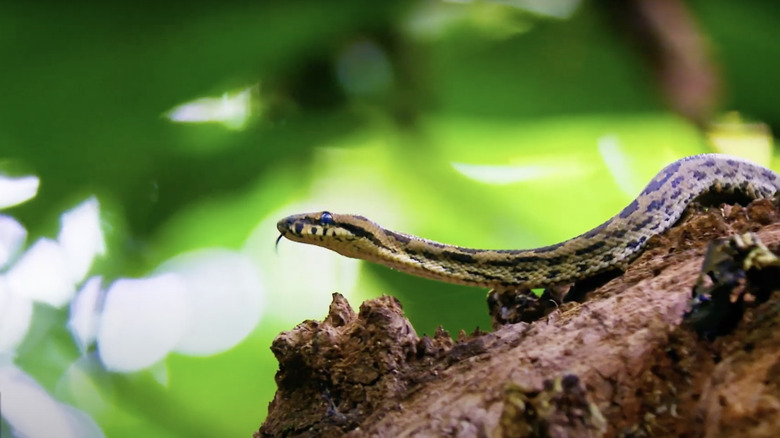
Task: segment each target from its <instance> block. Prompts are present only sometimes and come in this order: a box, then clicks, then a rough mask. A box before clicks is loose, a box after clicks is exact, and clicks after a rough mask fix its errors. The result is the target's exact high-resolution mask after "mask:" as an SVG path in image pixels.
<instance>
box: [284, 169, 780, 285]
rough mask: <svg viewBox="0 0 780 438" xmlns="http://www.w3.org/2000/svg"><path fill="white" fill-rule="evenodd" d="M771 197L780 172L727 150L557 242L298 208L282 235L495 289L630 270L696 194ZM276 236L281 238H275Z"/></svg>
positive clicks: (675, 172)
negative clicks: (486, 236)
mask: <svg viewBox="0 0 780 438" xmlns="http://www.w3.org/2000/svg"><path fill="white" fill-rule="evenodd" d="M711 192H712V193H740V194H742V195H746V196H749V197H750V198H755V199H757V198H770V197H775V196H778V193H780V176H778V174H776V173H775V172H773V171H771V170H769V169H767V168H764V167H761V166H759V165H756V164H754V163H751V162H749V161H746V160H743V159H740V158H736V157H730V156H726V155H717V154H704V155H695V156H691V157H687V158H683V159H681V160H678V161H675V162H674V163H672V164H670V165H668V166H666V167H665V168H664V169H663V170H661V171H660V172H659V173H658V174H657V175H656V176H655V177H654V178H653V179H652V180H651V181H650V183H649V184H648V185H647V187H645V189H644V190H643V191H642V193H640V194H639V196H637V198H636V199H635V200H633V201H632V202H631V203H630V204H629V205H628V206H627V207H626V208H624V209H623V210H622V211H621V212H620V213H618V214H617V215H615V216H614V217H612V218H611V219H609V220H608V221H606V222H604V223H603V224H601V225H599V226H598V227H596V228H594V229H592V230H590V231H588V232H586V233H584V234H581V235H579V236H577V237H574V238H572V239H569V240H566V241H564V242H561V243H557V244H555V245H550V246H545V247H541V248H534V249H522V250H484V249H472V248H463V247H460V246H454V245H446V244H443V243H439V242H434V241H431V240H426V239H423V238H420V237H417V236H412V235H409V234H403V233H398V232H394V231H390V230H387V229H385V228H382V227H381V226H379V225H378V224H376V223H374V222H372V221H370V220H368V219H366V218H364V217H362V216H356V215H348V214H335V213H329V212H319V213H307V214H298V215H293V216H289V217H286V218H284V219H282V220H280V221H279V222H278V224H277V228H278V229H279V232H280V233H281V236H279V238H280V239H281V237H282V236H284V237H286V238H288V239H290V240H293V241H296V242H303V243H309V244H312V245H317V246H322V247H325V248H328V249H331V250H333V251H336V252H338V253H339V254H342V255H345V256H347V257H353V258H359V259H364V260H368V261H371V262H376V263H379V264H382V265H385V266H388V267H390V268H394V269H397V270H399V271H402V272H406V273H409V274H413V275H418V276H421V277H426V278H431V279H434V280H440V281H446V282H450V283H458V284H465V285H471V286H481V287H489V288H493V289H496V290H508V289H513V290H518V291H519V290H528V289H531V288H538V287H545V286H556V285H563V284H569V283H572V282H574V281H577V280H582V279H587V278H590V277H593V276H594V275H597V274H600V273H603V272H606V271H610V270H613V269H616V268H619V269H623V270H624V269H625V267H626V266H627V264H628V263H629V262H630V261H631V260H633V259H634V258H635V257H637V256H638V255H639V254H640V253H641V251H642V249H643V248H644V246H645V244H646V243H647V240H648V239H649V238H650V237H652V236H653V235H656V234H659V233H661V232H663V231H665V230H666V229H668V228H670V227H671V226H672V225H674V224H675V222H677V220H678V219H679V218H680V217H681V216H682V214H683V211H684V210H685V208H686V207H687V206H688V204H690V203H691V201H693V200H694V199H696V198H698V197H699V196H701V195H704V194H707V193H711ZM277 242H278V240H277Z"/></svg>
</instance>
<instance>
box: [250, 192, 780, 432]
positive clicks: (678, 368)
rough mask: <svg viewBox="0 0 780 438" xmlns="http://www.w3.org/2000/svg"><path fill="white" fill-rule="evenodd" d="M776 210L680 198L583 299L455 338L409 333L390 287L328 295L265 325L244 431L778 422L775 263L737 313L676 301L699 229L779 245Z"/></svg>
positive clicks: (769, 426) (698, 426)
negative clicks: (761, 292) (298, 315)
mask: <svg viewBox="0 0 780 438" xmlns="http://www.w3.org/2000/svg"><path fill="white" fill-rule="evenodd" d="M779 221H780V213H778V210H777V208H776V206H774V205H773V204H772V202H770V201H767V200H763V201H755V202H753V203H752V204H750V205H749V206H748V207H741V206H730V205H725V206H723V207H721V208H720V209H711V210H709V211H694V212H691V213H690V214H689V215H688V217H687V218H686V219H684V220H683V221H682V222H681V223H680V224H678V225H677V226H675V227H674V228H672V229H671V230H669V231H668V232H666V233H664V234H662V235H660V236H656V237H655V238H653V239H651V242H650V244H649V245H648V248H647V249H646V250H645V252H644V253H643V254H642V256H641V257H640V258H639V259H637V260H636V261H635V262H634V263H632V264H631V265H630V266H629V268H628V270H627V271H626V272H625V273H624V274H623V275H622V276H619V277H617V278H615V279H613V280H611V281H609V282H608V283H606V284H605V285H603V286H601V287H599V288H598V289H596V290H594V291H592V292H590V293H588V294H587V295H586V296H585V299H584V302H582V303H566V304H563V305H561V306H560V307H559V308H558V309H557V310H555V311H553V312H552V313H550V314H549V315H547V316H546V317H544V318H542V319H540V320H538V321H535V322H533V323H530V324H529V323H518V324H513V325H507V326H503V327H500V328H499V329H497V330H495V331H494V332H492V333H484V332H480V333H473V334H471V335H468V336H466V335H465V334H464V333H461V335H460V336H458V340H457V341H453V340H452V339H451V337H450V336H449V335H448V334H447V333H446V332H444V331H443V330H440V331H438V332H437V333H436V334H435V336H434V337H433V338H428V337H423V338H419V337H418V336H417V335H416V333H415V331H414V329H413V327H412V326H411V324H410V323H409V321H408V320H406V318H404V316H403V312H402V310H401V305H400V304H399V303H398V301H397V300H396V299H394V298H392V297H389V296H383V297H381V298H377V299H374V300H369V301H366V302H364V303H363V304H362V305H361V306H360V311H359V313H358V314H355V312H354V311H353V310H352V309H351V308H350V306H349V304H348V303H347V302H346V300H345V299H344V298H343V297H342V296H340V295H338V294H334V299H333V302H332V304H331V307H330V312H329V314H328V316H327V317H326V319H325V320H324V321H322V322H318V321H305V322H303V323H301V324H300V325H298V326H297V327H295V328H294V329H293V330H291V331H288V332H283V333H281V334H280V335H279V336H278V337H277V338H276V339H275V340H274V342H273V345H272V347H271V348H272V350H273V352H274V354H275V355H276V357H277V359H278V360H279V371H278V372H277V375H276V382H277V385H278V390H277V393H276V396H275V398H274V400H273V401H272V402H271V403H270V405H269V413H268V417H267V419H266V421H265V423H264V424H263V425H262V426H261V427H260V429H259V430H258V431H257V432H256V433H255V437H271V436H274V437H276V436H301V437H308V436H312V437H313V436H345V435H346V436H349V437H363V436H372V437H373V436H379V437H384V436H388V437H398V436H458V437H509V436H528V437H530V436H550V437H575V436H576V437H589V436H593V437H596V436H599V437H600V436H607V437H614V436H680V435H685V436H692V437H696V436H702V437H718V436H740V437H764V436H765V437H769V436H778V434H780V349H778V346H780V330H778V327H780V275H776V274H777V272H775V271H772V272H774V274H772V275H764V276H761V277H760V278H759V279H758V280H756V279H755V278H752V277H751V276H748V277H747V279H746V280H745V281H747V283H748V284H746V285H743V286H744V288H747V289H746V290H749V289H750V288H751V287H753V286H755V285H751V284H749V283H750V282H751V281H752V282H756V281H760V282H761V283H762V284H761V285H760V286H761V288H763V289H765V290H770V291H773V292H772V293H768V294H767V295H766V296H765V297H763V298H760V299H756V300H754V301H753V302H752V303H751V299H743V298H739V299H737V298H735V297H737V295H733V296H732V297H731V298H729V299H727V304H729V305H734V306H742V307H741V308H740V309H739V313H738V315H739V316H740V317H739V319H738V321H737V322H736V324H735V327H734V328H729V330H725V329H724V327H725V326H717V324H719V322H717V321H716V322H715V324H716V326H713V327H709V329H708V330H705V331H704V332H703V331H702V330H700V328H696V329H695V328H694V327H692V325H691V324H690V323H689V322H688V319H686V318H685V317H684V315H685V314H686V311H687V310H690V309H691V292H692V289H693V287H694V286H695V285H696V284H697V280H698V279H699V278H700V272H701V269H702V261H703V259H704V254H705V251H706V247H707V244H708V242H710V241H712V240H713V239H715V238H718V237H723V236H728V235H733V234H738V233H744V232H747V231H756V234H757V236H758V237H759V238H760V239H761V241H763V242H764V244H766V245H767V246H768V247H769V249H770V250H773V251H774V252H775V253H776V252H777V250H778V247H780V222H779ZM768 272H769V271H768ZM757 278H758V277H757ZM743 296H747V297H752V295H750V294H747V295H739V297H743ZM762 301H763V302H762ZM710 324H711V325H712V324H713V323H712V321H710ZM723 324H725V323H723ZM721 329H723V330H721ZM723 331H725V332H726V333H722V334H721V333H720V332H723ZM702 333H704V336H703V335H702ZM713 333H718V334H720V336H717V337H714V335H712V334H713ZM708 334H709V335H708Z"/></svg>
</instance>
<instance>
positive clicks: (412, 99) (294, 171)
mask: <svg viewBox="0 0 780 438" xmlns="http://www.w3.org/2000/svg"><path fill="white" fill-rule="evenodd" d="M606 5H608V3H602V2H586V3H584V4H581V5H580V6H579V7H578V8H577V9H576V10H575V12H574V13H573V15H571V17H566V18H551V17H545V16H541V15H535V14H532V13H529V12H527V11H525V10H523V9H518V8H513V7H510V6H503V5H499V4H495V3H488V2H477V3H462V4H458V3H438V2H416V1H404V2H358V1H346V0H345V1H329V2H320V1H296V2H258V1H252V2H250V1H246V2H219V3H209V2H195V3H191V2H189V3H172V2H168V3H160V2H124V3H116V2H75V3H74V2H7V3H5V4H2V5H0V54H2V61H1V62H2V67H0V78H2V81H0V97H2V100H1V101H0V102H2V103H1V104H0V151H2V152H1V153H0V159H1V160H2V161H0V165H1V166H2V170H3V171H4V172H8V173H11V174H27V173H32V174H35V175H37V176H39V177H40V179H41V188H40V191H39V194H38V196H37V197H36V198H35V199H34V200H33V201H31V202H28V203H26V204H23V205H21V206H19V207H16V208H13V209H11V210H8V211H7V213H8V214H11V215H13V216H14V217H16V218H17V219H19V220H20V221H21V222H22V223H24V224H25V225H26V226H27V227H28V229H29V230H30V232H31V235H33V236H38V235H51V234H52V233H53V232H55V230H56V227H57V220H58V215H59V214H60V213H61V212H62V211H63V209H64V208H66V207H69V206H72V205H73V204H74V203H75V202H77V201H78V200H80V199H83V198H84V196H85V195H87V194H91V193H95V194H97V196H98V198H99V200H100V202H101V205H102V213H103V216H104V220H105V228H106V233H107V238H108V247H109V252H108V255H107V256H106V257H105V258H104V259H102V260H101V261H100V262H99V263H98V264H97V265H96V266H95V267H94V268H93V272H99V273H101V274H102V275H104V276H105V277H106V278H108V279H111V278H116V277H120V276H125V277H133V276H143V275H146V274H148V273H149V272H150V271H152V270H153V269H154V268H155V267H156V266H158V265H159V264H160V263H161V262H163V261H165V260H167V259H169V258H171V257H173V256H174V255H176V254H179V253H182V252H184V251H189V250H193V249H198V248H204V247H213V246H219V247H228V248H233V249H236V250H239V249H242V250H246V251H248V252H249V253H251V254H254V255H255V256H256V258H257V261H258V264H260V265H261V267H262V269H263V272H266V273H269V275H268V277H267V279H268V282H267V283H266V290H265V291H263V292H262V293H266V294H267V295H268V297H267V300H266V301H267V308H265V309H264V313H263V317H262V319H261V321H260V323H259V325H258V326H257V328H256V330H255V331H254V332H253V333H252V334H251V336H250V337H248V338H247V339H246V340H245V341H244V342H242V343H240V344H239V345H238V346H236V347H235V348H233V349H231V350H229V351H227V352H225V353H222V354H219V355H216V356H212V357H206V358H194V357H187V356H182V355H171V356H170V357H168V359H167V360H166V363H165V365H166V366H167V369H168V372H169V376H170V378H169V383H168V385H167V386H165V385H161V384H159V383H158V382H157V381H156V380H154V379H153V378H152V376H151V374H150V373H146V372H142V373H137V374H133V375H119V374H107V373H99V372H96V373H95V375H93V376H91V377H90V378H88V379H86V380H85V382H84V384H89V385H94V386H95V387H96V388H97V391H98V392H99V393H100V394H101V395H102V396H103V397H104V400H105V401H106V403H107V405H105V406H104V407H103V408H101V409H99V410H93V409H90V407H89V406H88V405H89V403H86V402H85V401H84V400H80V399H78V397H74V396H72V395H69V394H70V393H62V392H61V391H60V390H58V389H57V381H58V379H59V376H60V375H61V374H62V373H63V372H64V370H65V369H66V368H67V367H68V365H69V364H70V363H72V362H73V361H74V360H75V359H77V358H78V352H77V350H76V348H75V346H74V345H73V341H72V340H71V339H70V337H69V336H68V334H67V332H65V331H64V328H62V326H63V325H64V321H65V319H66V317H67V315H66V314H65V311H63V312H57V311H52V310H50V309H36V314H35V316H36V318H37V319H38V320H45V321H47V323H46V326H47V327H49V328H48V329H46V330H47V331H45V333H46V336H43V337H38V338H37V339H36V340H35V341H34V342H33V341H30V342H28V343H27V344H26V345H25V348H24V349H23V350H22V351H20V352H19V356H18V357H17V359H16V363H17V364H19V365H20V366H21V367H22V368H24V369H25V370H26V371H27V372H29V373H30V374H32V375H33V376H34V377H35V378H36V379H37V380H38V381H39V382H40V383H41V384H43V385H44V386H45V387H46V388H47V389H48V390H50V391H51V392H52V393H53V394H54V395H55V396H57V397H59V398H61V399H62V400H63V401H65V402H67V403H71V404H73V405H75V406H76V407H80V408H82V409H85V410H87V411H88V413H90V414H91V415H92V416H93V418H95V419H96V420H97V421H98V423H99V424H100V425H101V427H102V428H103V430H104V431H105V432H106V434H107V436H111V437H114V436H118V437H121V436H144V437H171V436H250V434H251V433H252V431H253V430H255V429H256V428H257V427H258V426H259V425H260V424H261V422H262V421H263V419H264V418H265V415H266V410H267V404H268V402H269V401H270V400H271V398H272V397H273V394H274V390H275V386H274V382H273V375H274V372H275V370H276V362H275V360H274V358H273V357H272V355H271V354H270V351H269V346H270V343H271V340H272V339H273V337H274V336H275V335H276V334H277V333H278V332H279V331H281V330H289V329H291V328H292V327H293V326H294V325H295V324H297V323H298V322H300V321H301V320H303V319H306V318H312V319H316V318H321V317H322V316H323V315H324V314H325V313H326V311H327V304H328V302H329V300H330V293H332V292H334V291H336V290H337V289H335V288H331V287H330V285H331V284H333V283H329V282H328V281H323V283H322V287H313V286H311V285H312V284H315V285H316V284H317V279H316V278H315V279H314V280H313V282H310V283H306V285H307V286H305V288H306V290H305V291H304V293H303V294H301V292H300V291H299V292H297V293H296V294H293V293H291V292H290V290H292V289H295V287H296V286H295V283H296V282H298V281H299V280H300V278H299V277H306V276H307V275H315V274H314V273H316V272H318V271H317V270H316V268H317V266H314V265H317V264H319V263H320V261H319V260H333V259H331V258H330V257H332V256H331V254H329V253H327V252H326V251H324V250H321V251H318V250H316V249H315V250H314V251H315V253H314V254H316V255H315V256H314V258H307V259H300V266H299V271H298V274H297V275H287V276H282V277H279V276H276V277H274V276H273V275H271V272H273V271H276V270H277V268H276V266H277V265H278V264H279V263H280V261H279V258H285V257H287V260H288V263H289V260H290V259H291V258H293V257H296V259H295V260H294V261H293V263H296V262H298V259H297V257H298V256H297V255H294V254H297V253H293V252H292V251H294V250H293V246H294V245H295V244H292V243H289V242H282V243H281V245H280V248H279V253H278V255H277V254H274V252H273V241H274V239H275V238H276V236H277V232H276V230H275V228H274V223H275V221H276V220H278V219H280V218H281V217H282V216H284V215H286V214H291V213H297V212H300V211H298V210H297V208H298V207H299V206H301V205H305V206H307V207H312V208H313V209H315V210H321V209H328V210H332V211H339V212H355V213H363V214H365V215H366V216H369V217H371V218H372V219H374V220H376V221H378V222H380V223H382V224H383V225H385V226H387V227H390V228H394V229H398V230H402V231H405V232H409V233H414V234H418V235H422V236H425V237H428V238H431V239H435V240H439V241H444V242H449V243H457V244H460V245H464V246H476V247H493V248H521V247H532V246H537V245H544V244H550V243H554V242H556V241H559V240H562V239H565V238H568V237H571V236H573V235H575V234H577V233H580V232H583V231H585V230H587V229H588V228H589V227H591V226H594V225H597V224H598V223H600V222H601V221H603V220H605V219H606V218H608V217H609V216H611V215H612V214H614V213H615V212H617V211H618V210H619V209H620V208H622V207H623V206H624V205H625V204H626V203H627V202H628V201H629V200H630V199H631V198H632V196H633V195H632V194H631V193H627V192H624V191H620V190H619V189H618V188H617V185H616V182H615V180H614V178H613V177H612V175H611V174H610V172H609V170H608V167H607V166H606V164H605V163H604V159H603V156H602V154H601V153H600V152H599V149H598V145H599V142H600V141H603V140H604V139H605V138H609V139H614V141H616V142H617V143H618V144H619V145H620V151H621V156H623V157H624V160H625V165H626V169H627V171H626V172H627V175H628V185H629V186H630V187H631V188H632V189H633V190H634V194H635V193H638V192H639V190H641V187H642V184H644V182H645V181H647V180H648V179H649V178H650V177H651V176H652V175H653V174H654V173H655V172H656V171H657V170H658V169H660V168H661V167H662V166H663V165H664V164H667V163H668V162H670V161H672V160H674V159H676V158H679V157H682V156H685V155H690V154H695V153H702V152H707V151H708V150H709V148H708V146H707V143H706V141H705V140H704V137H703V136H702V134H701V133H700V131H699V129H698V128H697V127H696V126H694V125H692V124H691V123H689V122H688V121H686V120H685V119H683V118H681V117H680V116H677V115H675V114H673V113H671V112H670V111H669V110H668V109H667V108H666V106H665V104H664V99H663V97H662V96H661V94H660V92H659V89H658V87H657V86H656V84H655V82H654V80H653V77H652V73H651V71H650V69H649V67H648V66H647V65H646V64H645V63H644V61H643V59H642V57H641V56H640V54H639V53H638V52H636V51H635V50H634V47H632V46H631V45H630V44H628V43H627V42H626V41H625V40H624V38H623V36H622V35H621V34H618V33H616V32H615V30H614V29H613V27H611V26H610V25H609V23H608V22H607V20H606V19H605V14H604V11H603V9H604V8H606V7H608V6H606ZM689 5H690V6H691V8H692V11H693V13H694V16H695V17H696V18H697V19H698V20H699V22H700V25H701V27H702V29H703V30H704V32H705V34H706V35H707V36H708V37H709V38H710V40H711V43H712V48H713V52H714V55H715V58H716V59H717V62H718V67H719V68H720V69H721V71H722V74H723V76H724V82H725V83H726V89H727V92H726V96H725V99H724V102H723V104H722V108H723V109H724V110H725V109H735V110H739V111H740V112H742V113H743V114H747V115H748V116H749V117H752V118H754V119H758V120H762V121H764V122H767V123H769V125H770V126H774V127H775V128H776V127H777V126H778V123H780V106H778V105H777V103H776V102H778V101H780V96H779V95H778V94H780V88H778V87H777V86H776V84H775V82H776V78H778V77H780V45H778V44H777V41H780V28H778V26H777V25H776V20H775V19H774V17H777V16H778V13H780V5H777V4H774V3H771V2H764V3H751V4H742V3H737V2H729V1H725V0H718V1H706V2H705V1H692V2H689ZM363 43H368V44H369V45H370V46H371V47H374V48H377V49H378V51H379V53H380V54H381V56H380V61H381V60H384V61H381V62H379V63H378V64H370V65H368V67H365V68H362V67H361V66H360V65H358V66H357V67H356V69H355V71H356V72H357V74H358V76H357V77H356V78H353V79H350V78H347V79H344V78H343V77H339V70H338V69H339V62H340V59H343V57H344V56H345V51H346V50H347V49H348V48H350V47H354V45H355V44H363ZM383 62H384V63H385V64H383ZM383 65H386V66H389V67H388V69H387V70H381V69H382V66H383ZM372 66H373V67H372ZM371 68H378V69H380V71H379V73H376V72H374V71H372V70H371ZM387 72H389V74H390V75H389V79H387V80H386V81H385V82H381V79H382V78H381V74H384V73H387ZM361 75H362V76H361ZM377 75H379V79H377ZM366 78H367V79H366ZM350 80H353V81H355V82H358V81H360V80H367V81H368V85H366V87H368V88H367V90H368V91H365V90H364V91H350V90H351V89H350V87H349V82H350ZM372 80H376V81H379V82H377V83H378V84H379V85H376V86H374V88H371V84H372V83H371V81H372ZM345 81H346V82H345ZM258 84H259V85H258ZM358 85H361V84H358ZM361 86H362V85H361ZM247 87H254V88H253V90H254V91H253V92H252V104H253V110H254V112H253V115H252V116H251V117H250V119H249V121H248V123H247V124H246V125H245V126H244V127H243V128H242V129H229V128H227V127H225V126H223V125H221V124H218V123H205V124H179V123H173V122H171V121H170V120H168V119H167V118H165V117H163V115H164V114H166V113H167V112H168V111H170V110H171V109H172V108H174V107H175V106H177V105H180V104H182V103H185V102H189V101H193V100H195V99H198V98H201V97H204V96H220V95H222V93H224V92H228V91H229V92H232V91H235V90H241V89H244V88H247ZM453 163H468V164H471V165H481V166H498V167H497V169H498V168H499V167H501V166H507V165H513V166H518V167H523V166H526V167H527V166H531V167H534V166H535V168H542V170H543V172H542V173H540V174H539V176H538V177H532V178H528V179H523V180H518V181H516V182H512V183H506V184H490V183H484V182H479V181H477V180H475V179H474V178H468V177H466V176H464V174H463V173H462V172H458V171H457V169H456V167H455V166H454V165H453ZM540 166H541V167H540ZM322 263H323V264H325V265H324V266H326V268H327V267H329V266H336V267H338V266H341V265H338V264H339V263H342V262H341V261H323V262H322ZM328 263H335V264H336V265H330V264H328ZM359 266H360V273H359V276H358V279H357V284H356V285H355V286H354V288H352V289H351V290H341V291H343V292H345V293H347V295H348V297H349V298H350V300H351V302H352V304H353V305H354V306H357V305H358V304H359V303H360V300H362V299H365V298H368V297H372V296H377V295H379V294H382V293H385V294H392V295H395V296H396V297H398V298H399V299H400V300H401V302H402V303H403V305H404V307H405V310H406V312H407V314H408V316H409V317H410V319H411V320H412V322H413V324H414V326H415V328H416V329H417V330H418V333H419V334H422V333H429V334H430V333H432V332H433V331H434V330H435V328H436V327H437V326H439V325H441V326H443V327H444V328H445V329H447V330H449V331H450V332H451V333H453V334H456V333H457V332H458V331H459V330H461V329H462V330H466V331H471V330H473V329H474V328H475V327H476V326H479V327H481V328H488V327H489V320H488V317H487V315H486V312H485V310H486V307H485V303H484V296H485V291H481V290H478V289H471V288H466V287H458V286H452V285H446V284H440V283H436V282H431V281H427V280H422V279H417V278H412V277H408V276H406V275H402V274H398V273H396V272H393V271H390V270H387V269H385V268H382V267H377V266H369V265H365V264H363V265H359ZM338 269H341V268H338ZM345 269H347V271H348V269H350V268H349V267H347V268H345ZM284 272H286V271H284ZM349 275H350V274H344V276H345V277H348V276H349ZM335 281H342V280H339V279H336V280H335ZM57 327H60V328H59V329H58V328H57Z"/></svg>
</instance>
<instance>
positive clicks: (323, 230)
mask: <svg viewBox="0 0 780 438" xmlns="http://www.w3.org/2000/svg"><path fill="white" fill-rule="evenodd" d="M276 228H277V229H278V230H279V232H280V233H281V236H279V239H281V238H282V237H285V238H287V239H289V240H292V241H294V242H302V243H308V244H311V245H317V246H322V247H324V248H328V249H330V250H333V251H336V252H338V253H339V254H342V255H345V256H347V257H360V254H364V253H365V251H366V250H367V249H368V248H370V247H372V246H374V247H375V246H376V244H377V243H378V237H377V236H378V235H379V234H380V233H379V230H380V229H381V228H380V227H379V225H377V224H375V223H373V222H371V221H370V220H368V219H366V218H364V217H362V216H354V215H348V214H334V213H330V212H328V211H322V212H317V213H303V214H295V215H292V216H287V217H286V218H284V219H282V220H280V221H279V222H277V223H276ZM278 242H279V241H278V240H277V243H278Z"/></svg>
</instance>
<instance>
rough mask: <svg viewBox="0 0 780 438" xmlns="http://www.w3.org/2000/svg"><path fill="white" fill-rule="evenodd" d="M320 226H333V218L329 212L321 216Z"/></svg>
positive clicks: (324, 212)
mask: <svg viewBox="0 0 780 438" xmlns="http://www.w3.org/2000/svg"><path fill="white" fill-rule="evenodd" d="M320 224H322V225H333V216H332V215H331V214H330V213H328V212H327V211H323V212H322V215H321V216H320Z"/></svg>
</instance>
